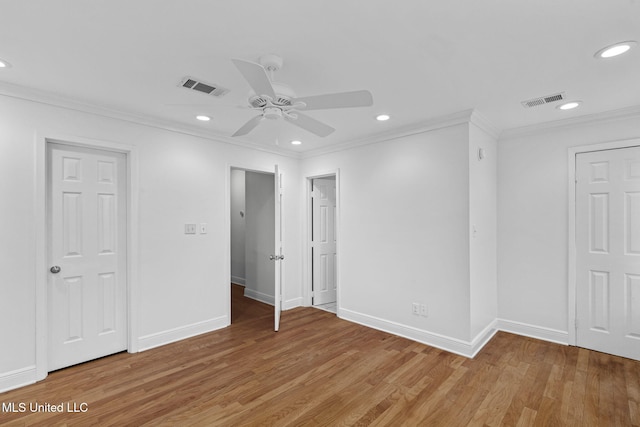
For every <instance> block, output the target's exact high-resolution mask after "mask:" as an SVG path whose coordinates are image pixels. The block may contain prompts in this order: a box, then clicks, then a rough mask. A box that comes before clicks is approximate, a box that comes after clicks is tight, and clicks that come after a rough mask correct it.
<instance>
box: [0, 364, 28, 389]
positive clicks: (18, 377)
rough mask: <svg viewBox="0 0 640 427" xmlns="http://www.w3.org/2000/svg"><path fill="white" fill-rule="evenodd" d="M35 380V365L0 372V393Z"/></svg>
mask: <svg viewBox="0 0 640 427" xmlns="http://www.w3.org/2000/svg"><path fill="white" fill-rule="evenodd" d="M35 382H36V367H35V365H33V366H27V367H26V368H21V369H16V370H15V371H9V372H5V373H2V374H0V393H4V392H5V391H9V390H13V389H15V388H20V387H24V386H26V385H29V384H33V383H35Z"/></svg>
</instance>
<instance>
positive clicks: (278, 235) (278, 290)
mask: <svg viewBox="0 0 640 427" xmlns="http://www.w3.org/2000/svg"><path fill="white" fill-rule="evenodd" d="M273 182H274V185H275V191H274V195H275V225H276V227H275V228H276V232H275V248H274V252H273V253H274V255H273V256H272V257H271V259H272V260H273V261H274V262H275V263H276V265H275V281H274V282H275V292H274V294H273V295H274V305H275V314H274V330H275V331H278V329H280V313H281V312H282V260H284V255H283V254H282V172H280V170H279V169H278V165H276V167H275V176H274V180H273Z"/></svg>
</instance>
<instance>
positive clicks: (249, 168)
mask: <svg viewBox="0 0 640 427" xmlns="http://www.w3.org/2000/svg"><path fill="white" fill-rule="evenodd" d="M272 167H273V169H267V168H262V167H256V166H255V165H240V166H238V165H237V163H236V164H231V163H227V170H226V177H225V178H226V184H225V209H224V211H225V214H224V223H225V225H224V227H225V240H226V242H227V244H226V248H225V257H226V260H227V262H226V263H225V266H224V269H225V272H224V275H225V277H228V278H229V280H228V283H231V282H233V277H232V276H231V170H232V169H237V170H243V171H245V172H257V173H264V174H270V175H273V176H274V179H275V165H274V166H272ZM285 191H286V188H283V193H284V192H285ZM274 197H277V194H274ZM281 208H282V207H281ZM281 215H284V212H281ZM283 246H284V244H283ZM283 271H284V269H283ZM281 274H282V275H283V273H282V272H281ZM245 279H246V278H245ZM245 284H246V280H245V283H243V286H244V285H245ZM284 284H285V280H284V275H283V277H282V293H283V295H284ZM226 292H227V296H226V300H227V301H228V305H227V307H228V308H227V326H228V325H230V324H231V286H227V291H226ZM247 293H249V295H247ZM244 295H245V296H246V297H248V298H251V299H255V300H257V301H260V302H264V303H265V304H269V305H275V297H273V296H271V295H266V294H260V293H259V292H256V291H253V290H251V289H247V288H245V290H244ZM263 296H264V297H263Z"/></svg>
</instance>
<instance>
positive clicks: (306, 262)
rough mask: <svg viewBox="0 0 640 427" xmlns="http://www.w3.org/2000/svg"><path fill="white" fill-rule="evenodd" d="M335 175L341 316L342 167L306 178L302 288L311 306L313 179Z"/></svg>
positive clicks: (306, 303)
mask: <svg viewBox="0 0 640 427" xmlns="http://www.w3.org/2000/svg"><path fill="white" fill-rule="evenodd" d="M330 176H335V178H336V224H335V227H336V266H335V268H336V315H337V316H338V317H340V307H341V306H340V254H341V251H340V240H341V239H340V236H341V232H340V169H339V168H338V169H333V170H331V171H327V172H324V173H320V174H317V175H308V176H306V177H305V178H304V188H305V210H306V212H305V228H304V230H305V231H304V233H305V235H304V239H305V256H304V257H303V265H302V270H303V275H304V276H303V277H304V282H303V283H304V286H303V290H302V298H303V305H304V306H305V307H311V306H312V305H313V304H312V302H313V301H312V297H311V293H312V287H313V267H312V266H313V251H312V247H311V246H312V242H311V236H312V235H313V231H312V230H313V208H312V206H313V205H312V198H311V194H312V192H313V180H314V179H318V178H327V177H330Z"/></svg>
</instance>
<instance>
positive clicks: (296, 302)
mask: <svg viewBox="0 0 640 427" xmlns="http://www.w3.org/2000/svg"><path fill="white" fill-rule="evenodd" d="M296 307H302V297H300V298H294V299H290V300H287V301H284V302H283V303H282V309H283V310H291V309H292V308H296Z"/></svg>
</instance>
